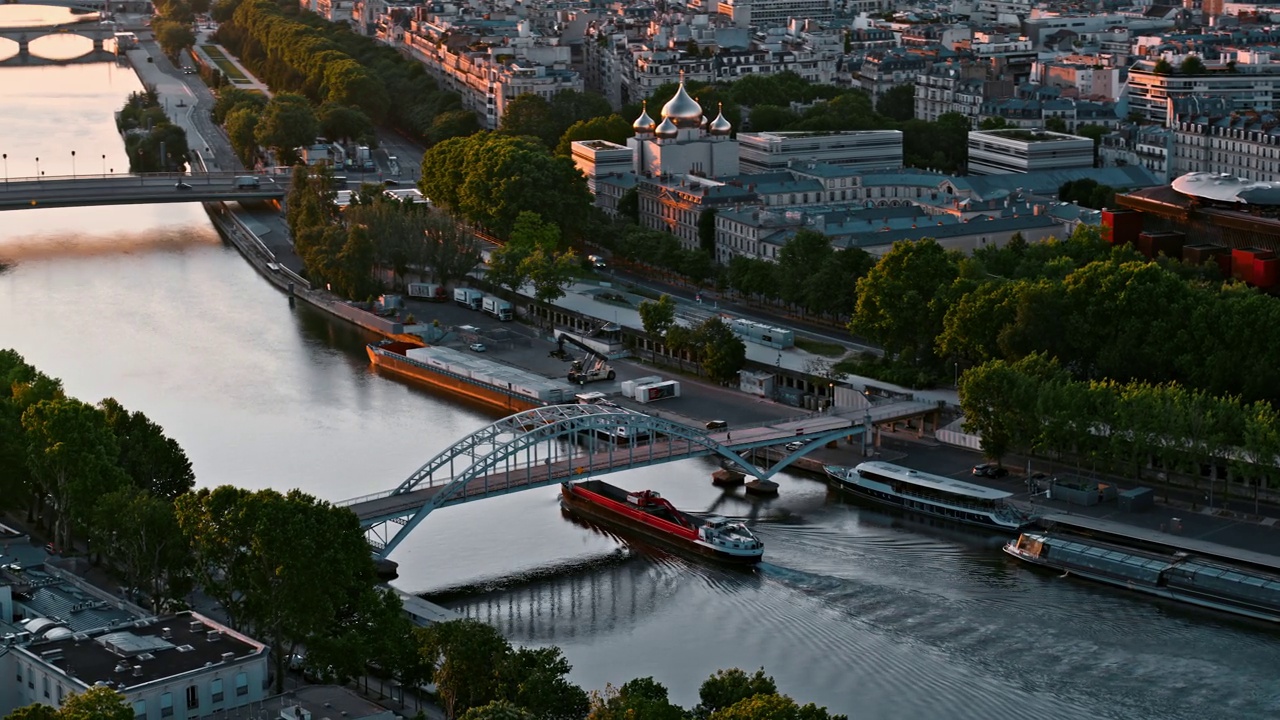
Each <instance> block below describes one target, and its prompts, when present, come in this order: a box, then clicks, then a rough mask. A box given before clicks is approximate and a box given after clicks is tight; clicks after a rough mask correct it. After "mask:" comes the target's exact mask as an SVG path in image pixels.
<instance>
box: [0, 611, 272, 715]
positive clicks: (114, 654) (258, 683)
mask: <svg viewBox="0 0 1280 720" xmlns="http://www.w3.org/2000/svg"><path fill="white" fill-rule="evenodd" d="M267 654H268V651H267V648H266V646H264V645H263V644H262V643H259V642H257V641H255V640H252V639H250V638H248V637H246V636H244V635H241V634H240V633H237V632H235V631H234V630H232V629H231V628H228V627H226V626H224V625H222V624H221V623H218V622H216V621H214V620H210V619H209V618H206V617H204V616H202V615H199V614H197V613H192V612H185V613H180V614H177V615H170V616H167V617H160V618H152V619H148V620H136V621H134V622H132V623H128V624H125V625H117V626H114V627H109V628H100V629H96V630H88V631H84V632H78V633H72V634H60V635H58V636H56V637H50V638H46V639H43V640H41V641H39V642H33V643H31V644H30V645H25V646H15V647H12V648H10V649H9V651H8V652H7V653H4V654H3V655H0V672H3V673H4V676H5V677H6V678H9V679H10V680H11V681H12V682H6V683H2V684H0V685H3V686H4V687H5V688H6V689H5V690H0V705H3V707H4V708H5V712H10V711H12V710H14V709H16V708H18V707H22V706H24V705H30V704H32V703H42V704H45V705H50V706H53V707H55V708H56V707H58V706H60V705H61V704H62V702H63V701H64V700H65V699H66V697H67V696H68V695H69V694H71V693H82V692H84V691H85V690H88V689H89V688H91V687H94V686H95V685H106V686H108V687H111V688H114V689H116V690H117V691H119V692H120V694H121V695H123V696H124V697H125V700H126V701H127V702H128V703H129V704H130V705H132V707H133V714H134V717H135V719H136V720H195V719H196V718H202V717H209V716H212V715H214V714H215V713H217V712H220V711H229V710H234V709H236V708H241V707H245V706H247V705H249V704H253V703H261V702H262V699H263V698H264V697H265V692H264V688H265V687H266V685H267V669H268V664H267Z"/></svg>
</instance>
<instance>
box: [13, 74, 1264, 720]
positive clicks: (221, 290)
mask: <svg viewBox="0 0 1280 720" xmlns="http://www.w3.org/2000/svg"><path fill="white" fill-rule="evenodd" d="M2 52H3V51H2V50H0V53H2ZM137 88H138V83H137V80H136V79H135V78H134V77H133V75H132V74H131V73H129V72H127V71H124V70H120V69H116V68H114V67H111V66H108V65H78V66H69V67H48V68H17V69H15V68H4V69H0V107H3V108H4V112H3V113H0V152H3V153H7V154H8V155H9V171H10V172H12V173H13V175H14V176H17V175H29V174H33V172H32V171H34V170H35V166H34V158H35V157H37V156H39V157H40V158H41V161H40V162H41V169H42V170H48V171H49V174H55V173H56V174H63V173H64V172H65V171H69V170H70V155H69V151H70V150H71V149H76V150H78V155H77V158H78V160H79V159H80V158H84V157H91V158H99V161H100V162H104V163H106V164H107V166H108V167H112V165H113V164H114V165H121V164H122V163H123V153H122V151H121V149H120V143H119V141H118V139H117V138H116V136H115V134H114V131H113V130H112V127H111V117H112V112H113V111H114V110H115V109H116V108H117V106H118V105H119V104H120V103H121V102H122V101H123V99H124V97H125V95H126V94H127V93H128V92H130V91H132V90H136V89H137ZM64 155H65V156H66V158H65V163H64V162H63V157H62V156H64ZM101 155H106V158H105V159H102V158H101V157H100V156H101ZM28 156H30V158H31V159H30V160H29V159H28ZM55 159H56V160H55ZM80 161H81V162H85V161H83V160H80ZM55 162H59V163H63V164H65V165H66V167H65V168H64V167H61V166H54V165H53V164H52V163H55ZM0 259H3V260H4V261H7V262H9V263H11V264H12V266H11V268H10V269H9V270H8V271H7V272H4V273H2V274H0V346H4V347H13V348H16V349H17V350H18V351H19V352H21V353H22V354H23V355H25V356H26V357H27V359H28V360H29V361H30V362H32V363H33V364H35V365H37V366H38V367H40V368H41V369H42V370H44V371H45V372H47V373H49V374H51V375H54V376H57V377H61V378H62V379H63V380H64V381H65V383H66V386H67V389H68V391H69V392H70V393H71V394H73V395H75V396H77V397H80V398H82V399H85V400H89V401H97V400H99V399H101V398H103V397H106V396H114V397H116V398H117V399H119V400H120V401H121V402H123V403H124V405H125V406H127V407H129V408H132V409H137V410H142V411H144V412H145V413H146V414H147V415H148V416H150V417H151V418H152V419H154V420H155V421H157V422H158V423H160V424H161V425H163V426H164V427H165V428H166V430H167V431H168V432H169V433H170V434H171V435H172V436H174V437H175V438H177V439H178V441H179V442H180V443H181V444H182V445H183V447H185V448H186V450H187V452H188V454H189V455H190V457H191V459H192V462H193V464H194V466H195V470H196V473H197V477H198V479H199V482H200V484H201V485H206V486H211V485H217V484H222V483H234V484H238V485H242V486H247V487H252V488H266V487H273V488H278V489H281V490H285V489H288V488H293V487H300V488H302V489H304V490H306V491H308V492H311V493H314V494H315V495H317V496H320V497H322V498H326V499H330V500H338V499H342V498H346V497H351V496H355V495H360V494H363V493H366V492H372V491H376V490H380V489H384V488H387V487H391V486H392V485H393V484H395V483H397V482H399V481H400V480H401V479H403V478H404V477H405V476H407V475H408V474H409V473H410V472H412V471H413V470H414V469H415V468H416V467H417V466H418V465H420V464H421V463H423V462H425V461H426V460H427V459H429V458H430V457H431V456H432V455H433V454H434V453H435V452H437V451H438V450H440V449H442V448H443V447H445V446H446V445H448V444H449V443H450V442H451V441H453V440H455V439H457V438H460V437H462V436H464V435H465V434H467V433H468V432H470V431H472V430H475V429H478V428H479V427H481V426H483V425H484V424H486V423H487V422H489V421H490V420H491V419H492V418H490V417H489V416H486V415H483V414H480V413H477V412H476V411H475V410H473V409H469V408H467V407H463V406H460V405H458V404H455V403H452V402H449V401H447V400H442V399H440V398H437V397H433V396H432V395H431V394H430V393H428V392H426V391H423V390H419V389H415V388H411V387H408V386H406V385H404V384H402V383H400V382H397V381H394V380H390V379H386V378H383V377H380V376H377V375H375V374H373V373H372V372H370V370H369V367H368V362H367V360H366V358H365V356H364V352H363V344H364V343H365V342H367V341H368V339H369V338H368V337H367V336H366V335H365V334H364V333H363V332H361V331H358V330H356V329H354V328H352V327H351V326H348V325H346V324H343V323H341V322H337V321H334V320H331V319H329V318H327V317H323V316H320V315H318V314H316V313H314V312H312V311H309V310H308V309H306V308H305V307H303V306H297V307H291V306H290V304H289V302H288V301H287V299H286V298H285V297H283V296H282V295H281V294H280V293H279V292H277V291H276V290H274V289H273V288H272V287H271V286H269V285H268V284H267V283H266V282H264V281H263V280H261V279H260V278H259V277H258V276H257V275H256V274H255V273H254V272H253V270H251V269H250V267H249V265H248V264H247V263H245V262H244V261H243V260H242V259H241V258H240V256H239V255H238V254H237V253H236V252H235V251H234V250H233V249H231V248H229V247H228V246H225V245H223V244H222V243H221V242H220V240H219V238H218V236H217V235H216V233H215V232H214V231H213V229H212V227H211V225H210V223H209V222H208V220H207V219H206V218H205V216H204V214H203V212H202V210H201V209H200V207H199V206H197V205H170V206H143V207H118V208H88V209H79V210H23V211H16V212H6V213H3V214H0ZM709 471H710V468H709V466H708V465H706V464H705V463H702V462H697V461H689V462H685V463H680V464H676V465H672V466H665V467H662V468H660V469H657V470H648V471H637V472H633V473H629V474H627V475H623V476H618V477H617V482H618V484H621V485H624V486H635V487H652V488H654V489H657V490H660V491H662V492H663V493H664V494H666V495H667V496H668V497H670V498H671V499H672V500H673V501H674V502H675V503H676V504H677V505H679V506H683V507H688V508H691V509H710V508H712V507H713V506H714V507H716V509H717V510H718V511H719V512H721V513H724V514H727V515H733V516H740V517H746V518H748V519H750V520H751V521H752V522H753V523H754V527H755V528H756V529H757V530H758V532H759V534H760V535H761V537H762V539H763V540H764V541H765V543H766V547H767V555H766V557H767V560H768V562H767V563H765V564H764V566H763V567H762V568H761V569H760V571H759V572H758V573H755V574H750V575H744V574H739V573H734V572H728V571H721V570H717V569H712V568H709V567H705V566H701V565H696V564H690V563H687V562H684V561H682V560H678V559H673V558H670V557H666V556H663V555H660V554H654V553H652V552H644V551H639V550H635V551H632V550H627V549H625V546H624V545H622V544H621V543H619V542H618V541H616V540H615V539H614V538H612V537H610V536H607V535H605V534H602V533H599V532H596V531H594V530H592V529H589V528H585V527H580V526H578V525H576V524H574V523H572V522H570V521H569V520H567V519H565V518H564V517H562V516H561V514H560V511H559V510H558V507H557V504H556V491H555V490H553V489H545V490H541V491H531V492H526V493H521V494H517V495H514V496H510V497H505V498H498V499H493V500H486V501H484V502H481V503H476V504H472V505H466V506H462V507H458V508H453V509H449V510H445V511H442V512H440V513H438V514H436V515H433V516H432V517H431V518H430V519H429V520H428V521H427V522H425V523H423V525H422V526H420V527H419V528H418V529H417V530H416V531H415V533H414V535H413V536H412V537H411V538H410V539H409V540H408V541H407V542H406V543H405V544H403V545H402V546H401V547H400V548H399V549H398V551H397V552H396V554H395V555H394V556H393V557H394V559H395V560H397V561H398V562H399V563H400V569H401V578H400V580H398V581H397V583H398V584H399V585H400V586H401V587H404V588H405V589H408V590H412V591H416V592H423V593H427V594H428V595H431V596H434V597H436V598H437V599H438V600H440V601H441V602H443V603H445V604H447V605H449V606H451V607H454V608H456V609H458V610H459V611H460V612H463V613H465V614H467V615H471V616H474V617H479V618H482V619H484V620H486V621H489V622H493V623H495V624H496V625H497V626H498V627H499V628H501V630H502V631H503V632H504V633H505V634H506V635H507V636H508V637H509V638H510V639H511V640H513V641H515V642H518V643H529V644H557V645H559V646H561V647H562V648H564V650H565V653H566V654H567V656H568V658H569V660H570V661H571V662H572V663H573V665H574V672H573V678H574V680H576V681H577V682H579V683H581V684H582V685H584V686H585V687H587V688H602V687H603V686H604V684H605V683H606V682H612V683H615V684H618V683H621V682H624V681H625V680H627V679H629V678H632V677H635V676H643V675H653V676H654V677H656V678H657V679H659V680H660V681H662V682H663V683H665V684H667V685H668V686H669V687H670V688H671V689H672V692H673V696H674V699H675V700H676V701H678V702H680V703H683V704H692V703H693V702H695V701H696V695H697V687H698V685H699V684H700V683H701V681H702V680H703V679H705V678H706V676H707V675H709V674H710V673H712V672H713V671H714V670H715V669H717V668H721V667H730V666H740V667H744V668H756V667H760V666H763V667H765V669H766V670H767V671H768V672H769V673H771V674H772V675H774V677H775V678H776V679H777V680H778V684H779V686H780V688H781V689H782V690H783V691H784V692H787V693H789V694H791V695H793V696H794V697H796V698H798V699H801V700H803V701H809V700H812V701H815V702H818V703H821V704H825V705H827V706H829V707H831V708H832V709H834V710H839V711H842V712H847V713H849V714H850V715H851V716H853V717H856V718H861V719H867V718H895V719H897V718H904V719H906V718H910V719H920V720H924V719H931V718H973V719H974V720H993V719H997V718H1008V719H1010V720H1014V719H1018V720H1021V719H1022V718H1151V719H1153V720H1154V719H1160V720H1167V719H1170V718H1188V719H1197V720H1200V719H1204V718H1267V717H1276V716H1277V715H1280V679H1277V675H1276V668H1277V667H1280V644H1278V640H1280V636H1278V635H1277V634H1276V633H1275V632H1273V631H1270V630H1267V629H1263V628H1259V627H1257V626H1254V625H1251V624H1247V623H1242V622H1241V623H1237V622H1233V621H1231V620H1229V619H1222V618H1218V617H1216V616H1207V615H1204V614H1201V613H1196V612H1190V611H1183V610H1182V609H1179V608H1176V607H1167V606H1162V605H1158V604H1154V603H1151V602H1147V601H1145V600H1142V599H1138V598H1134V597H1131V596H1128V595H1125V594H1122V593H1116V592H1111V591H1109V590H1105V589H1101V588H1096V587H1091V586H1089V585H1082V584H1079V583H1076V582H1068V581H1063V580H1061V579H1059V578H1057V577H1055V576H1052V575H1045V574H1040V573H1036V572H1032V571H1028V570H1027V569H1025V568H1022V567H1018V566H1015V565H1013V564H1011V563H1010V562H1007V561H1005V560H1004V559H1003V558H1002V556H1001V554H1000V553H999V542H1000V541H999V539H998V538H994V537H986V536H984V535H981V534H975V533H970V532H964V531H960V530H955V529H946V528H941V527H933V526H929V525H923V524H914V523H912V522H911V521H904V520H901V519H894V518H891V517H888V516H886V515H883V514H880V513H878V512H874V511H871V510H866V509H860V508H858V507H855V506H852V505H848V504H845V503H843V502H841V501H840V500H839V499H838V498H835V497H832V496H829V495H828V493H827V490H826V488H825V487H824V486H823V485H822V484H821V483H818V482H815V481H812V480H808V479H803V478H798V477H786V478H783V479H782V483H783V487H782V496H781V498H780V499H779V500H777V501H775V502H773V503H772V504H771V505H770V506H769V507H768V509H767V511H764V512H763V513H762V514H760V515H757V514H756V512H755V509H754V507H755V506H753V505H751V504H750V503H747V502H745V501H742V500H736V499H735V500H723V499H721V496H720V494H719V492H718V491H717V490H715V489H714V488H712V487H711V485H710V484H709V482H708V481H707V477H708V474H709Z"/></svg>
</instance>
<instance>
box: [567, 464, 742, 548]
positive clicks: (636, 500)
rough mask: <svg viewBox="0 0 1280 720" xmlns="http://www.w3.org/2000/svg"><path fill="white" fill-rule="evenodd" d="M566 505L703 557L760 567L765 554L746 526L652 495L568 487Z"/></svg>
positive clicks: (595, 484)
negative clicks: (697, 514) (688, 510)
mask: <svg viewBox="0 0 1280 720" xmlns="http://www.w3.org/2000/svg"><path fill="white" fill-rule="evenodd" d="M560 504H561V506H562V507H564V509H565V510H567V511H569V512H571V513H574V514H576V515H580V516H582V517H584V518H586V519H589V520H593V521H596V522H598V523H600V524H601V525H605V526H608V527H610V528H614V529H617V530H619V531H625V532H628V533H635V534H639V535H643V536H644V537H645V538H646V539H648V540H653V541H656V542H658V543H661V544H662V545H665V546H667V547H669V548H671V549H674V550H677V551H681V552H685V553H691V554H694V555H698V556H700V557H707V558H712V559H715V560H720V561H723V562H731V563H756V562H760V558H761V557H762V556H763V555H764V545H763V544H762V543H761V542H760V541H759V540H758V539H756V536H755V535H753V534H752V532H751V531H750V530H748V529H747V527H746V526H745V525H743V524H742V523H740V522H733V521H730V520H727V519H725V518H722V517H718V516H713V517H707V518H699V517H694V516H692V515H689V514H688V513H684V512H681V511H679V510H677V509H676V508H675V506H673V505H672V504H671V503H670V502H668V501H667V500H665V499H663V497H662V496H661V495H659V494H658V493H656V492H654V491H652V490H641V491H639V492H628V491H626V490H623V489H622V488H618V487H614V486H613V485H610V484H608V483H606V482H603V481H601V480H584V481H582V482H577V483H564V484H563V485H561V486H560Z"/></svg>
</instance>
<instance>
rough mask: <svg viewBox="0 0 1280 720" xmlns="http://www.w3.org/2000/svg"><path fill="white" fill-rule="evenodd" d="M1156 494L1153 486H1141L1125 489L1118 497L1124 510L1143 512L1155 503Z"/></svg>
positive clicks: (1121, 508)
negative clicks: (1152, 488)
mask: <svg viewBox="0 0 1280 720" xmlns="http://www.w3.org/2000/svg"><path fill="white" fill-rule="evenodd" d="M1155 495H1156V494H1155V493H1154V492H1152V490H1151V488H1145V487H1139V488H1133V489H1131V490H1125V491H1124V492H1122V493H1120V494H1119V495H1117V496H1116V497H1117V501H1118V504H1119V505H1120V510H1121V511H1122V512H1142V511H1144V510H1150V509H1151V508H1152V506H1154V505H1155Z"/></svg>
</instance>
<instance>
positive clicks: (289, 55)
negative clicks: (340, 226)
mask: <svg viewBox="0 0 1280 720" xmlns="http://www.w3.org/2000/svg"><path fill="white" fill-rule="evenodd" d="M213 14H214V17H215V18H216V19H217V20H219V22H221V25H220V26H219V27H218V32H217V40H218V42H219V43H221V44H222V45H224V46H225V47H227V48H228V49H230V50H231V51H232V52H233V53H235V55H236V57H238V58H239V59H240V61H241V62H242V63H244V65H245V66H246V67H247V68H248V69H249V70H250V71H252V72H253V74H254V75H256V76H257V77H258V78H259V79H261V80H262V81H263V82H265V83H267V85H268V86H270V87H271V89H272V90H273V91H275V92H293V93H297V94H299V95H302V96H304V97H306V98H307V99H308V100H309V101H310V102H311V103H312V104H313V105H315V106H317V107H319V106H322V105H336V106H343V107H352V108H356V109H358V110H360V112H362V113H363V114H364V115H366V116H367V117H369V118H370V119H371V120H372V121H373V122H374V123H387V124H389V125H391V126H392V127H395V128H397V129H399V130H402V131H404V132H406V133H408V134H410V135H412V136H414V137H417V138H420V139H423V140H426V141H428V142H439V141H441V140H444V139H447V138H449V137H454V136H455V135H466V134H470V133H472V132H475V131H476V130H477V129H478V128H479V125H478V124H477V123H476V121H475V116H474V114H472V113H467V112H463V111H462V110H461V107H462V106H461V100H460V98H459V97H458V95H457V94H456V93H452V92H449V91H445V90H441V89H440V88H439V86H438V85H437V84H436V82H435V81H434V80H432V79H431V77H430V76H428V75H427V73H426V70H425V68H423V66H422V64H421V63H419V62H416V61H414V60H412V59H409V58H406V57H404V56H402V55H400V53H398V52H396V50H395V49H394V48H392V47H390V46H388V45H385V44H382V43H379V42H378V41H377V40H375V39H374V38H369V37H363V36H360V35H357V34H355V33H354V32H352V31H351V28H350V26H349V25H347V24H346V23H331V22H328V21H326V20H324V19H323V18H321V17H319V16H318V15H315V14H313V13H307V12H302V11H301V10H300V9H299V8H298V5H297V3H288V2H281V3H276V2H272V1H271V0H229V1H228V2H220V3H218V4H217V5H216V6H214V8H213ZM330 139H333V138H330Z"/></svg>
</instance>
